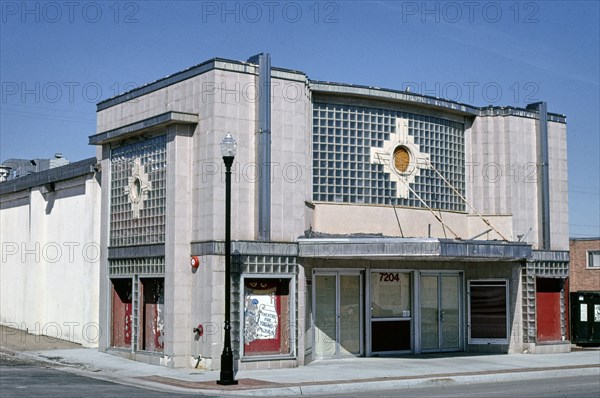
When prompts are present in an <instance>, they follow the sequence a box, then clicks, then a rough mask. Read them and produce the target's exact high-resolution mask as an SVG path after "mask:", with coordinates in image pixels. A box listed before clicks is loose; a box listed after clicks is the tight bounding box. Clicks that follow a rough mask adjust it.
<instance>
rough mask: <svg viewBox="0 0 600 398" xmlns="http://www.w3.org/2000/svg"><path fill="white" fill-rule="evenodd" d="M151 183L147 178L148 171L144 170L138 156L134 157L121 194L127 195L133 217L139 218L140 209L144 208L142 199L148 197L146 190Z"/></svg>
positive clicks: (148, 189) (149, 187)
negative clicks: (129, 175)
mask: <svg viewBox="0 0 600 398" xmlns="http://www.w3.org/2000/svg"><path fill="white" fill-rule="evenodd" d="M150 189H152V185H151V183H150V181H149V180H148V173H146V171H145V170H144V167H143V166H142V162H141V161H140V159H139V158H137V159H134V161H133V167H132V168H131V177H129V178H128V184H127V186H126V187H125V189H123V194H125V195H127V196H128V197H129V202H131V210H132V211H133V218H140V210H142V209H143V208H144V200H146V199H147V198H148V192H149V191H150Z"/></svg>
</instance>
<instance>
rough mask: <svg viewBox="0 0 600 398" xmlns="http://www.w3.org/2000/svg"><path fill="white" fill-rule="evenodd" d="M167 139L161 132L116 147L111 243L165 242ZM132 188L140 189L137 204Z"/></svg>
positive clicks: (111, 189) (112, 193)
mask: <svg viewBox="0 0 600 398" xmlns="http://www.w3.org/2000/svg"><path fill="white" fill-rule="evenodd" d="M166 142H167V141H166V136H165V135H161V136H158V137H154V138H151V139H147V140H144V141H141V142H136V143H132V144H127V145H123V146H120V147H118V148H114V149H112V151H111V186H110V245H111V246H131V245H144V244H153V243H164V241H165V209H166V190H167V183H166V170H167V154H166ZM136 167H137V171H135V170H136ZM136 173H137V174H136ZM134 174H135V175H134ZM138 175H139V176H140V178H137V177H136V176H138ZM140 181H142V182H140ZM132 190H136V191H137V192H135V195H137V197H136V198H135V199H138V201H137V203H134V202H135V200H134V199H132V193H131V191H132Z"/></svg>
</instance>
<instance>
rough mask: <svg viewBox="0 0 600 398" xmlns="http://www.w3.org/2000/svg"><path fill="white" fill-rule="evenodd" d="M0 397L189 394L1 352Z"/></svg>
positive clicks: (52, 397) (146, 396) (173, 395)
mask: <svg viewBox="0 0 600 398" xmlns="http://www.w3.org/2000/svg"><path fill="white" fill-rule="evenodd" d="M0 396H1V397H2V398H17V397H27V398H29V397H50V398H54V397H56V398H58V397H65V398H76V397H77V398H79V397H107V398H108V397H111V398H112V397H140V398H141V397H144V398H158V397H161V398H162V397H189V396H190V395H187V394H173V393H172V392H169V393H165V392H159V391H151V390H147V389H144V388H138V387H132V386H126V385H122V384H117V383H111V382H107V381H102V380H97V379H94V378H91V377H85V376H80V375H76V374H72V373H69V372H65V371H62V370H58V369H56V368H53V367H52V366H51V365H47V364H42V363H39V362H36V361H33V360H24V359H20V358H16V357H14V356H12V355H8V354H4V353H0Z"/></svg>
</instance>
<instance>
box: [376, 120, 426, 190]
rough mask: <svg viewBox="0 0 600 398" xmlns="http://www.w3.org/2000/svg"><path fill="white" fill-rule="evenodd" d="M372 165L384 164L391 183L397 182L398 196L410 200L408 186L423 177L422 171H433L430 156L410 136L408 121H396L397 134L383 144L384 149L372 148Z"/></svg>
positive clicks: (392, 134) (391, 135) (393, 134)
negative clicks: (417, 178)
mask: <svg viewBox="0 0 600 398" xmlns="http://www.w3.org/2000/svg"><path fill="white" fill-rule="evenodd" d="M370 155H371V163H375V164H382V165H383V168H384V172H385V173H387V174H389V176H390V181H395V182H396V196H397V197H399V198H408V194H409V192H410V190H409V188H408V186H409V184H412V183H413V182H414V181H415V177H416V176H418V175H421V170H428V169H431V163H430V160H429V154H428V153H424V152H421V148H419V145H417V144H415V139H414V137H413V136H412V135H409V134H408V119H402V118H397V119H396V132H395V133H391V134H390V139H389V140H386V141H384V142H383V148H379V147H371V151H370Z"/></svg>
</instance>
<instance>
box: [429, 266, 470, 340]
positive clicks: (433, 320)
mask: <svg viewBox="0 0 600 398" xmlns="http://www.w3.org/2000/svg"><path fill="white" fill-rule="evenodd" d="M420 279H421V282H420V300H419V301H420V310H421V328H420V329H421V350H422V351H424V352H427V351H458V350H460V349H461V348H462V344H461V335H462V334H461V312H460V275H459V274H421V278H420Z"/></svg>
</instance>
